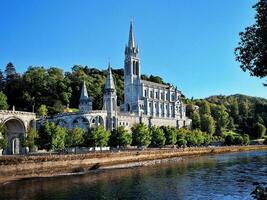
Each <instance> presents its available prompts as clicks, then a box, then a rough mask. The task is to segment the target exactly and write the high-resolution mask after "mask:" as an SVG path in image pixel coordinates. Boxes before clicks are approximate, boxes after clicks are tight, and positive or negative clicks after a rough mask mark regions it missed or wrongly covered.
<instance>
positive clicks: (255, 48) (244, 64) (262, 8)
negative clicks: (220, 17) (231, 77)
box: [235, 0, 267, 78]
mask: <svg viewBox="0 0 267 200" xmlns="http://www.w3.org/2000/svg"><path fill="white" fill-rule="evenodd" d="M253 8H255V9H256V16H255V20H256V22H255V24H253V25H252V26H250V27H247V28H246V29H245V31H244V32H241V33H239V35H240V40H241V41H240V42H239V43H238V47H237V48H236V49H235V55H236V60H237V61H239V62H240V64H241V66H240V67H241V69H242V70H243V71H247V70H248V71H249V72H250V75H251V76H257V77H260V78H263V77H266V76H267V1H266V0H259V1H258V3H256V4H255V5H254V6H253Z"/></svg>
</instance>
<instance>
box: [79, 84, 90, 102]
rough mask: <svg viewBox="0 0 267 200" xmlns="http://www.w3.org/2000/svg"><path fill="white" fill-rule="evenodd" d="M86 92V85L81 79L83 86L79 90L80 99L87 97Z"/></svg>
mask: <svg viewBox="0 0 267 200" xmlns="http://www.w3.org/2000/svg"><path fill="white" fill-rule="evenodd" d="M88 98H89V97H88V92H87V87H86V84H85V81H83V86H82V90H81V96H80V100H82V99H88Z"/></svg>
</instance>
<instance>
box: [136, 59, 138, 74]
mask: <svg viewBox="0 0 267 200" xmlns="http://www.w3.org/2000/svg"><path fill="white" fill-rule="evenodd" d="M136 75H139V62H136Z"/></svg>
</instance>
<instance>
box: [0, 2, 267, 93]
mask: <svg viewBox="0 0 267 200" xmlns="http://www.w3.org/2000/svg"><path fill="white" fill-rule="evenodd" d="M255 2H256V0H166V1H162V0H145V1H143V0H136V1H126V0H24V1H21V0H1V1H0V68H1V69H4V68H5V66H6V64H7V63H8V62H13V64H14V65H15V66H16V68H17V71H19V72H24V71H25V70H26V69H27V68H28V66H30V65H34V66H45V67H50V66H57V67H60V68H63V69H64V70H65V71H68V70H70V69H71V67H72V66H73V65H74V64H80V65H88V66H91V67H97V68H100V69H104V68H106V66H107V63H108V61H109V60H110V61H111V64H112V65H113V66H114V68H121V67H123V60H124V47H125V44H126V43H127V40H128V32H129V22H130V18H131V17H133V18H134V32H135V37H136V42H137V43H138V45H139V48H140V57H141V65H142V66H141V71H142V73H144V74H153V75H159V76H161V77H163V78H164V80H165V81H167V82H170V83H173V84H174V85H177V86H178V88H179V89H180V90H182V91H183V93H184V94H185V95H186V96H187V97H189V98H191V97H194V98H204V97H208V96H210V95H215V94H223V95H229V94H236V93H242V94H247V95H251V96H259V97H265V98H267V88H266V87H263V86H262V83H263V82H264V80H263V79H259V78H255V77H251V76H249V74H248V73H244V72H242V71H241V69H240V68H239V63H237V62H236V61H235V57H234V48H235V47H236V45H237V43H238V41H239V36H238V33H239V32H240V31H242V30H244V28H245V27H246V26H248V25H251V24H252V23H253V22H254V19H253V17H254V14H255V13H254V10H253V9H252V8H251V6H252V5H254V4H255Z"/></svg>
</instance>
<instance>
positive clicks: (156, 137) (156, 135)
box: [150, 126, 166, 147]
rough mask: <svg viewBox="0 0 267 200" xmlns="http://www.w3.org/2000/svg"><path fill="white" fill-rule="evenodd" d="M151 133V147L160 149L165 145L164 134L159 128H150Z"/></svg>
mask: <svg viewBox="0 0 267 200" xmlns="http://www.w3.org/2000/svg"><path fill="white" fill-rule="evenodd" d="M150 131H151V143H150V145H151V146H152V147H162V146H164V145H165V141H166V138H165V136H164V132H163V130H162V129H161V128H159V127H156V126H152V127H151V128H150Z"/></svg>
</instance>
